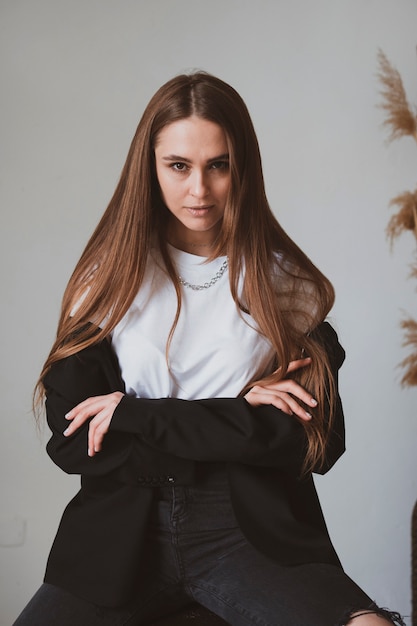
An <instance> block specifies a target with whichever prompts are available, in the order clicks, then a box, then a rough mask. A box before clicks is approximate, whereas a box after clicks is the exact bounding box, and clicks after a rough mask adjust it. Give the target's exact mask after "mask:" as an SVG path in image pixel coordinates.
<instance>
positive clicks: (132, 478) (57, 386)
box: [43, 340, 194, 484]
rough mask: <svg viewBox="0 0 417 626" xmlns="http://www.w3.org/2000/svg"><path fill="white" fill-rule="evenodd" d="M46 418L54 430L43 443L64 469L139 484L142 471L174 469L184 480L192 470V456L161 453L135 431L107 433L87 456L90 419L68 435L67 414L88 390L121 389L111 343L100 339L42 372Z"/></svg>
mask: <svg viewBox="0 0 417 626" xmlns="http://www.w3.org/2000/svg"><path fill="white" fill-rule="evenodd" d="M43 382H44V385H45V390H46V418H47V422H48V425H49V427H50V429H51V431H52V436H51V438H50V439H49V441H48V443H47V446H46V449H47V452H48V454H49V456H50V457H51V459H52V460H53V461H54V463H55V464H56V465H58V467H60V468H61V469H62V470H63V471H65V472H67V473H68V474H82V475H83V476H88V477H101V476H106V477H110V476H111V478H112V479H114V480H116V481H117V482H122V483H124V484H138V479H140V480H141V479H142V478H143V476H148V475H154V476H159V477H164V476H166V477H169V476H168V474H170V473H172V472H173V471H174V473H175V474H176V475H177V476H179V477H180V478H181V480H182V481H183V482H184V484H187V483H188V482H189V481H190V480H191V478H192V476H193V472H194V464H193V463H192V462H190V461H187V460H183V459H179V458H178V457H173V456H172V455H170V454H161V453H160V452H159V451H156V450H155V449H154V448H152V447H151V446H149V445H148V444H147V443H146V442H144V441H142V440H141V439H140V438H139V437H137V436H136V435H135V434H132V433H127V432H112V433H108V434H107V436H106V437H105V438H104V442H103V448H102V451H101V452H100V454H96V455H95V456H93V457H89V456H88V454H87V449H88V422H87V423H85V424H84V425H83V426H82V427H81V428H79V429H78V430H77V431H76V432H75V433H74V434H73V435H71V436H70V437H65V436H64V434H63V433H64V430H65V429H66V428H67V427H68V421H67V420H66V419H65V414H66V413H68V411H70V410H71V409H72V408H74V406H76V405H77V404H79V403H80V402H82V401H83V400H85V399H86V398H89V397H91V396H96V395H103V394H107V393H112V392H113V391H122V392H124V383H123V381H122V378H121V376H120V372H119V366H118V362H117V359H116V357H115V355H114V352H113V350H112V348H111V345H110V344H109V342H108V341H106V340H104V341H101V342H98V343H97V344H94V345H92V346H90V347H88V348H85V349H84V350H82V351H80V352H79V353H77V354H74V355H72V356H69V357H67V358H66V359H62V360H61V361H58V362H57V363H54V364H53V365H52V367H51V369H50V370H49V372H48V373H47V374H46V376H45V378H44V381H43Z"/></svg>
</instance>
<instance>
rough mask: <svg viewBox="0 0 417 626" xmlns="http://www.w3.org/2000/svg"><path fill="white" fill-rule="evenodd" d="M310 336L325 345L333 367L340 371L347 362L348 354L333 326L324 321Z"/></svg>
mask: <svg viewBox="0 0 417 626" xmlns="http://www.w3.org/2000/svg"><path fill="white" fill-rule="evenodd" d="M310 336H311V337H312V338H313V339H314V340H316V341H318V342H319V343H320V344H321V345H323V347H324V348H325V350H326V352H327V354H328V355H329V359H330V362H331V364H332V366H333V367H334V368H335V369H339V368H340V367H341V366H342V363H343V361H344V360H345V357H346V352H345V350H344V348H343V347H342V346H341V344H340V342H339V338H338V335H337V332H336V331H335V329H334V328H333V326H332V325H331V324H330V323H329V322H327V321H324V322H322V323H321V324H319V325H318V326H317V327H316V328H315V329H314V330H313V331H312V332H311V333H310Z"/></svg>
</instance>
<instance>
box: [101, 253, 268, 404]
mask: <svg viewBox="0 0 417 626" xmlns="http://www.w3.org/2000/svg"><path fill="white" fill-rule="evenodd" d="M169 250H170V254H171V256H172V258H173V261H174V265H175V267H176V268H177V271H178V275H179V276H181V277H182V278H183V280H185V281H187V282H188V283H191V284H193V285H202V284H203V283H205V282H209V281H210V279H212V278H213V277H214V276H215V275H216V273H217V271H218V270H219V269H220V267H221V266H222V264H223V263H224V261H225V259H226V257H220V258H217V259H215V260H214V261H211V262H210V263H205V261H206V259H205V258H204V257H201V256H196V255H193V254H189V253H187V252H182V251H180V250H177V249H176V248H173V247H172V246H170V248H169ZM181 289H182V306H181V314H180V317H179V320H178V324H177V327H176V329H175V332H174V335H173V339H172V342H171V345H170V350H169V355H168V358H169V367H168V365H167V360H166V344H167V339H168V335H169V332H170V329H171V326H172V323H173V320H174V317H175V312H176V306H177V297H176V294H175V289H174V286H173V284H172V282H171V280H170V279H169V277H168V275H167V273H166V271H165V270H164V269H163V264H162V262H161V260H160V253H159V252H158V251H156V250H153V251H152V254H151V256H150V259H149V260H148V263H147V267H146V272H145V277H144V281H143V284H142V286H141V288H140V290H139V293H138V294H137V296H136V298H135V299H134V301H133V303H132V305H131V307H130V308H129V310H128V312H127V313H126V315H125V316H124V318H123V319H122V320H121V321H120V322H119V324H118V325H117V326H116V328H115V329H114V331H113V333H112V343H113V347H114V349H115V351H116V354H117V357H118V359H119V364H120V367H121V372H122V377H123V380H124V382H125V385H126V392H127V393H128V394H129V395H134V396H136V397H141V398H165V397H173V398H182V399H187V400H194V399H200V398H216V397H217V398H218V397H235V396H237V395H238V394H239V393H240V392H241V390H242V389H243V387H245V385H246V384H247V383H248V382H250V381H251V380H253V379H254V378H259V377H261V376H262V375H263V374H264V373H265V372H267V371H269V370H270V368H271V366H272V362H273V356H274V355H273V350H272V346H271V344H270V342H269V341H268V340H267V339H265V338H264V337H263V336H262V335H260V334H259V333H258V331H257V330H256V325H255V322H254V320H253V319H252V318H251V317H250V316H249V315H247V314H245V313H243V312H241V311H239V310H238V308H237V306H236V304H235V302H234V300H233V298H232V295H231V293H230V286H229V274H228V271H226V272H225V273H224V274H223V276H222V277H221V278H220V279H219V280H218V281H217V282H216V283H215V284H214V285H212V286H211V287H210V288H208V289H202V290H200V291H194V290H192V289H190V288H189V287H186V286H181Z"/></svg>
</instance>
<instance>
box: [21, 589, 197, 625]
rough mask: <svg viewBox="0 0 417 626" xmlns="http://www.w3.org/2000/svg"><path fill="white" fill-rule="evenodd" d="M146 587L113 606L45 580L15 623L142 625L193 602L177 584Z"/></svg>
mask: <svg viewBox="0 0 417 626" xmlns="http://www.w3.org/2000/svg"><path fill="white" fill-rule="evenodd" d="M143 591H144V593H140V592H139V593H138V594H137V597H135V598H133V599H132V601H130V602H129V603H127V604H125V605H123V606H121V607H117V608H113V607H102V606H97V605H95V604H93V603H90V602H87V601H86V600H83V599H82V598H79V597H77V596H74V595H73V594H71V593H69V592H67V591H65V590H64V589H61V588H59V587H55V586H54V585H49V584H46V583H44V584H43V585H42V586H41V587H40V588H39V590H38V591H37V593H36V594H35V595H34V596H33V598H32V599H31V600H30V602H29V603H28V605H27V606H26V607H25V609H24V610H23V611H22V613H21V614H20V615H19V617H18V618H17V620H16V621H15V622H14V624H13V626H57V625H59V626H139V625H141V624H145V623H147V622H148V621H149V620H150V619H152V618H153V617H154V616H159V615H162V614H164V613H167V612H171V611H175V610H176V609H177V608H179V607H180V606H183V605H185V604H187V603H189V602H190V599H189V598H188V597H187V596H186V595H185V594H184V593H183V592H182V589H181V588H179V587H178V585H175V584H172V585H169V586H167V587H165V588H163V587H160V588H159V589H157V588H155V587H154V588H151V587H148V589H147V590H146V591H145V589H144V590H143Z"/></svg>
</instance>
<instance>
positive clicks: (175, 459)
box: [16, 73, 403, 626]
mask: <svg viewBox="0 0 417 626" xmlns="http://www.w3.org/2000/svg"><path fill="white" fill-rule="evenodd" d="M333 299H334V294H333V289H332V286H331V285H330V283H329V281H328V280H327V279H326V278H325V277H324V276H323V275H322V274H321V273H320V271H319V270H318V269H317V268H316V267H315V266H314V265H313V264H312V263H311V261H310V260H309V259H308V258H307V257H306V256H305V254H304V253H303V252H302V251H301V250H300V249H299V248H298V247H297V246H296V245H295V244H294V242H293V241H292V240H291V239H290V238H289V237H288V236H287V235H286V234H285V232H284V231H283V230H282V228H281V227H280V226H279V224H278V223H277V221H276V219H275V218H274V216H273V214H272V212H271V211H270V208H269V206H268V203H267V200H266V197H265V190H264V184H263V177H262V169H261V159H260V155H259V149H258V144H257V139H256V136H255V132H254V129H253V126H252V122H251V120H250V117H249V114H248V111H247V109H246V106H245V104H244V103H243V101H242V99H241V98H240V96H239V95H238V94H237V93H236V91H235V90H234V89H232V88H231V87H230V86H229V85H227V84H225V83H224V82H222V81H221V80H219V79H217V78H215V77H213V76H211V75H209V74H205V73H196V74H192V75H189V76H186V75H182V76H178V77H176V78H174V79H172V80H171V81H169V82H168V83H166V84H165V85H164V86H162V87H161V88H160V89H159V91H158V92H157V93H156V94H155V96H154V97H153V98H152V99H151V101H150V103H149V105H148V107H147V108H146V110H145V112H144V115H143V117H142V119H141V121H140V123H139V126H138V129H137V132H136V135H135V137H134V139H133V142H132V144H131V148H130V151H129V154H128V157H127V161H126V164H125V166H124V169H123V171H122V175H121V178H120V181H119V183H118V185H117V188H116V191H115V193H114V195H113V198H112V200H111V202H110V204H109V206H108V208H107V210H106V212H105V213H104V215H103V217H102V219H101V221H100V223H99V225H98V226H97V228H96V230H95V232H94V234H93V236H92V238H91V239H90V241H89V243H88V245H87V247H86V249H85V251H84V253H83V255H82V257H81V259H80V261H79V263H78V265H77V267H76V269H75V271H74V274H73V276H72V277H71V279H70V281H69V284H68V287H67V290H66V292H65V295H64V301H63V307H62V314H61V318H60V321H59V326H58V333H57V339H56V342H55V344H54V346H53V347H52V350H51V353H50V355H49V357H48V359H47V361H46V363H45V366H44V369H43V371H42V373H41V377H40V382H39V385H38V392H39V394H40V397H41V398H42V397H43V396H46V411H47V419H48V423H49V426H50V428H51V430H52V437H51V439H50V441H49V443H48V446H47V450H48V453H49V455H50V456H51V457H52V459H53V460H54V461H55V463H57V464H58V465H59V466H60V467H61V468H62V469H63V470H64V471H66V472H69V473H79V474H81V476H82V483H81V485H82V486H81V490H80V492H79V493H78V494H77V495H76V497H75V498H74V499H73V500H72V501H71V502H70V504H69V505H68V507H67V509H66V510H65V512H64V515H63V518H62V521H61V524H60V527H59V530H58V533H57V536H56V539H55V541H54V544H53V547H52V550H51V553H50V556H49V560H48V565H47V570H46V575H45V583H44V585H43V586H42V587H41V589H40V590H39V592H38V593H37V594H36V595H35V597H34V598H33V599H32V601H31V602H30V604H29V605H28V607H27V608H26V609H25V611H24V612H23V613H22V615H21V616H20V618H18V620H17V622H16V624H18V625H19V626H23V625H24V624H31V626H33V625H34V624H35V625H36V624H41V623H42V625H43V626H45V624H60V626H65V625H66V624H71V625H74V624H77V625H79V624H86V625H87V624H88V626H94V625H95V624H109V625H110V624H143V623H146V622H147V621H149V620H151V619H153V618H155V617H156V616H158V615H160V614H163V613H164V612H165V613H166V612H169V611H171V610H174V609H176V608H178V607H179V606H181V605H183V604H186V603H187V602H189V601H190V599H195V600H197V601H198V602H200V603H202V604H204V605H206V606H207V607H208V608H210V609H211V610H212V611H214V612H216V613H218V614H219V615H221V616H223V617H224V619H226V620H227V621H228V622H229V623H230V624H236V625H241V624H242V625H243V624H255V623H256V624H264V625H266V624H268V625H281V624H282V625H285V626H288V624H292V625H296V624H297V625H298V624H300V625H303V626H309V625H311V626H315V625H317V626H318V625H320V626H325V625H327V624H328V625H329V626H332V625H335V624H348V623H349V624H350V623H351V622H352V623H355V626H356V625H357V626H362V625H369V626H371V625H378V624H380V625H381V626H382V624H384V623H391V624H392V623H394V620H396V622H395V623H398V624H402V623H403V622H402V621H401V618H400V617H399V616H398V615H397V614H393V613H388V612H387V611H384V610H382V609H379V608H378V607H377V606H376V605H375V604H373V603H372V602H371V600H370V598H369V597H368V596H367V595H366V594H365V593H364V592H363V591H361V590H360V589H359V588H358V587H357V586H356V585H355V584H354V583H353V582H352V581H351V580H350V579H349V578H348V577H347V576H346V575H345V574H344V572H343V570H342V568H341V565H340V562H339V560H338V557H337V555H336V553H335V551H334V549H333V546H332V544H331V542H330V539H329V536H328V534H327V530H326V526H325V522H324V519H323V516H322V512H321V509H320V505H319V502H318V499H317V494H316V491H315V489H314V485H313V481H312V477H311V474H312V472H313V471H315V472H321V473H324V472H326V471H327V470H329V469H330V468H331V467H332V465H333V464H334V463H335V462H336V460H337V459H338V457H339V456H340V455H341V454H342V453H343V451H344V426H343V412H342V407H341V403H340V399H339V396H338V392H337V372H338V369H339V367H340V365H341V364H342V362H343V359H344V352H343V349H342V348H341V346H340V345H339V343H338V341H337V337H336V334H335V332H334V330H333V329H332V328H331V327H330V326H329V325H328V324H327V323H326V322H324V319H325V317H326V315H327V314H328V312H329V310H330V309H331V307H332V305H333Z"/></svg>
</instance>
